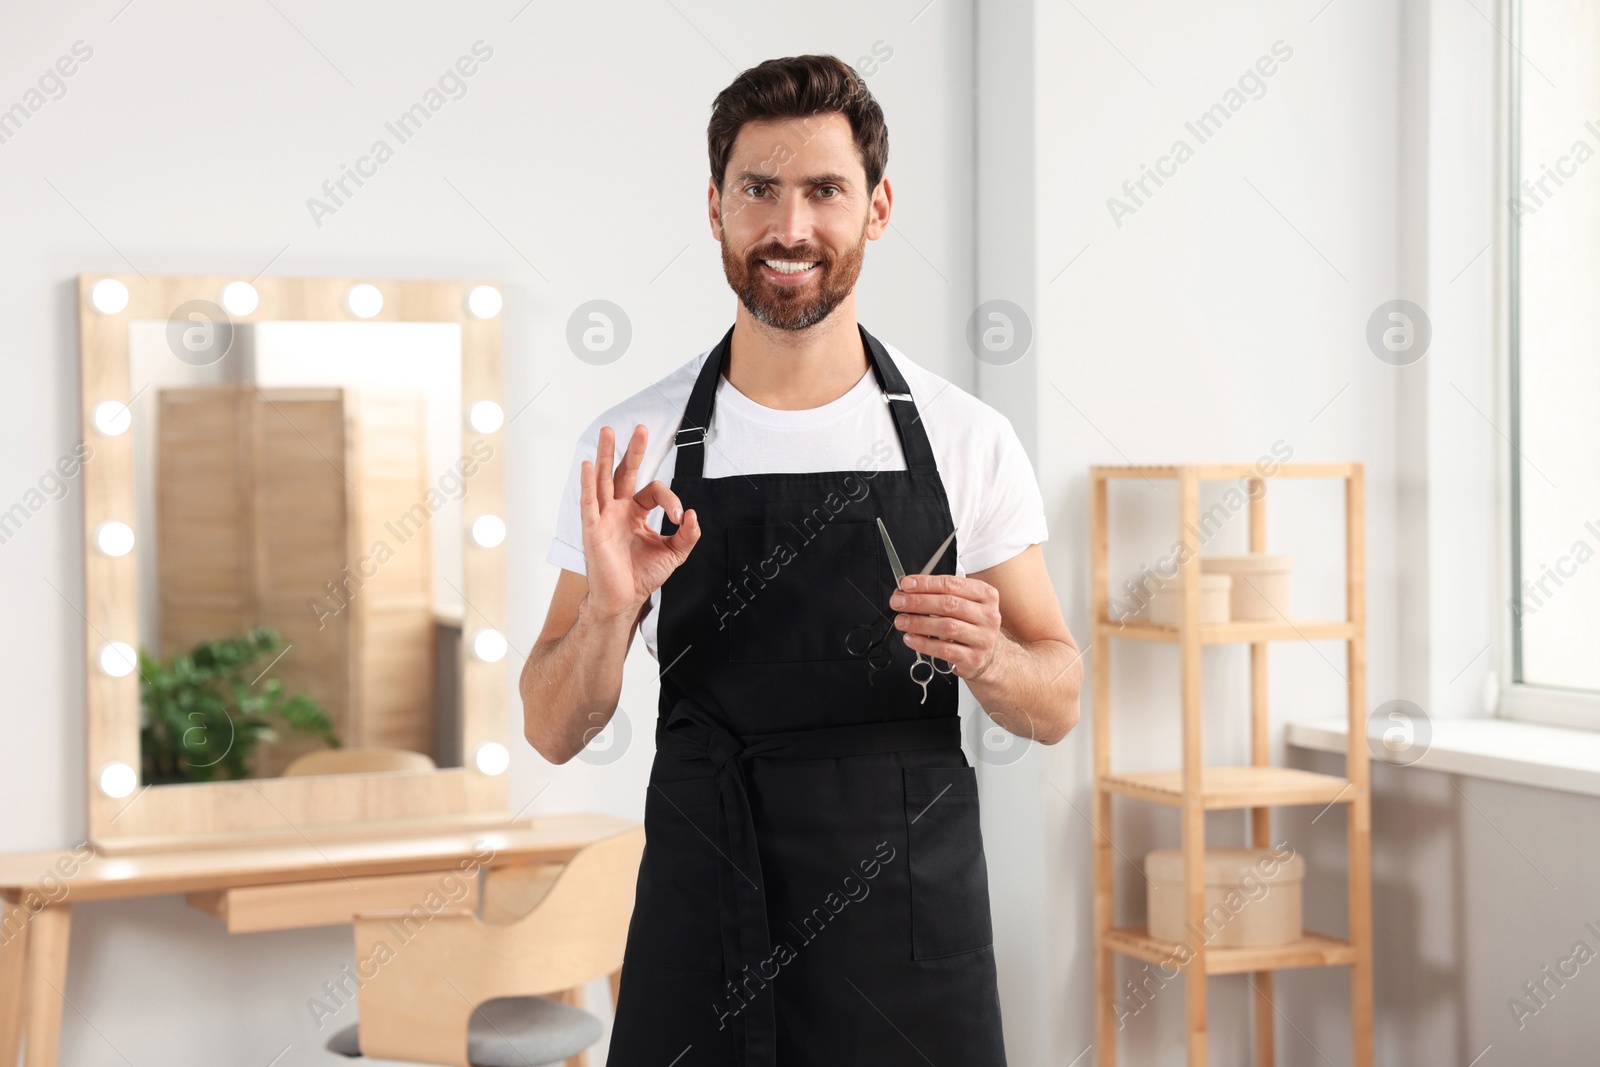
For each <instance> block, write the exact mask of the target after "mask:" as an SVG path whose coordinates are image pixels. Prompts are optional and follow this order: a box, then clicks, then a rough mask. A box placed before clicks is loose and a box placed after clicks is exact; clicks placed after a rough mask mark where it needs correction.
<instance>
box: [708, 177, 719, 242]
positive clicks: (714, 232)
mask: <svg viewBox="0 0 1600 1067" xmlns="http://www.w3.org/2000/svg"><path fill="white" fill-rule="evenodd" d="M706 217H707V219H708V220H709V221H710V223H711V236H712V238H714V239H715V240H717V241H721V240H722V197H721V196H720V195H718V193H717V183H716V181H715V180H713V179H711V178H707V179H706Z"/></svg>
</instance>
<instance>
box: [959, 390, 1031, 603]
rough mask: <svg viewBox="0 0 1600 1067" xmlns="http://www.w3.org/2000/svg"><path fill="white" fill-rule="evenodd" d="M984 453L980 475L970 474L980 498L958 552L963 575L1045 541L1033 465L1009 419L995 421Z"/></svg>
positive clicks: (994, 563) (1002, 561) (1001, 561)
mask: <svg viewBox="0 0 1600 1067" xmlns="http://www.w3.org/2000/svg"><path fill="white" fill-rule="evenodd" d="M986 452H987V455H985V456H983V457H982V458H981V459H979V463H980V465H981V467H982V468H985V469H980V470H977V471H973V472H971V473H972V474H974V475H976V484H977V485H979V486H980V487H981V492H980V495H979V498H978V503H977V507H976V509H975V513H976V515H977V520H976V522H975V523H974V525H973V528H972V531H971V532H970V534H968V536H967V537H966V538H965V539H964V540H965V541H966V545H965V547H964V548H963V549H962V550H961V565H962V569H963V570H964V571H965V572H966V573H968V574H974V573H976V572H978V571H982V570H987V569H989V568H990V567H993V566H996V565H998V564H1001V563H1004V562H1005V561H1006V560H1008V559H1010V558H1012V557H1013V556H1015V555H1016V554H1017V553H1019V552H1021V551H1022V550H1023V549H1025V548H1027V547H1028V546H1029V545H1036V544H1039V543H1041V542H1043V541H1044V540H1045V539H1046V538H1047V537H1048V536H1049V533H1048V531H1047V529H1046V527H1045V519H1044V497H1043V496H1042V495H1041V494H1040V492H1039V482H1038V479H1037V478H1035V477H1034V473H1033V462H1032V461H1031V460H1029V459H1028V453H1027V450H1026V449H1024V448H1023V447H1022V441H1021V439H1019V438H1018V437H1017V432H1016V430H1014V429H1013V428H1012V426H1011V422H1010V420H1009V419H1004V418H1002V419H1001V420H1000V427H999V430H998V432H997V433H996V434H995V437H994V443H993V446H992V448H990V449H988V450H986Z"/></svg>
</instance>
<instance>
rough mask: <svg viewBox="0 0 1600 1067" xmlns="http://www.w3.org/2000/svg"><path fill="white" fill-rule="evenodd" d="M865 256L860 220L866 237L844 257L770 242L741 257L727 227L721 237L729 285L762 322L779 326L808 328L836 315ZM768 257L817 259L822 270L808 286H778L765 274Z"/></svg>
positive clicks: (783, 327) (724, 266) (806, 260)
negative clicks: (762, 267) (729, 241)
mask: <svg viewBox="0 0 1600 1067" xmlns="http://www.w3.org/2000/svg"><path fill="white" fill-rule="evenodd" d="M866 254H867V224H866V223H865V222H863V223H862V224H861V236H860V237H859V238H858V239H857V241H856V244H855V247H853V248H850V249H848V250H846V252H845V253H844V255H842V256H839V257H835V256H833V255H831V254H828V253H827V252H826V251H825V250H822V249H811V248H807V247H805V246H801V247H800V248H786V247H784V246H783V245H766V246H764V247H762V248H761V249H759V250H757V251H756V252H753V253H751V254H750V255H748V256H746V257H744V258H741V257H739V256H738V255H737V254H735V253H734V251H733V249H731V248H729V247H728V235H727V231H726V230H724V231H723V235H722V272H723V274H725V275H727V278H728V285H729V286H730V287H731V288H732V289H733V291H734V293H736V294H737V295H738V297H739V302H740V303H741V304H743V305H744V307H745V310H746V311H748V312H750V314H751V315H752V316H754V317H755V320H756V321H757V322H760V323H762V324H764V325H767V326H771V327H772V328H774V329H778V330H804V329H806V328H807V327H809V326H814V325H816V324H817V323H819V322H821V321H822V320H823V319H825V318H827V317H828V316H829V315H831V314H832V313H833V309H834V308H836V307H838V306H839V305H840V304H841V303H842V302H843V301H844V299H845V297H847V296H849V295H850V293H851V291H853V290H854V289H855V287H856V279H857V278H859V277H860V276H861V263H862V260H864V259H865V258H866ZM764 259H784V260H791V261H796V262H801V263H810V262H813V261H815V262H816V264H817V272H818V274H817V277H816V278H814V279H813V280H812V281H810V282H807V283H806V284H805V285H793V286H789V285H786V286H778V285H773V284H772V283H771V282H769V281H767V280H766V278H764V277H762V275H761V269H760V268H761V261H762V260H764Z"/></svg>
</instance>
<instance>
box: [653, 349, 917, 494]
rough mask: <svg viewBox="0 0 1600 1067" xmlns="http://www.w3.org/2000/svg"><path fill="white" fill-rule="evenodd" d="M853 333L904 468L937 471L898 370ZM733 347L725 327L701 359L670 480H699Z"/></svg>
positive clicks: (881, 352)
mask: <svg viewBox="0 0 1600 1067" xmlns="http://www.w3.org/2000/svg"><path fill="white" fill-rule="evenodd" d="M856 329H858V330H860V331H861V344H862V347H863V348H865V349H866V353H867V362H868V363H869V364H870V365H871V367H872V374H873V377H875V378H876V379H877V380H878V386H879V388H881V389H882V390H883V399H884V401H885V402H886V403H887V404H888V405H889V411H890V414H891V415H892V416H893V417H894V425H895V430H896V432H898V433H899V435H900V448H901V450H902V451H903V452H904V453H905V457H906V468H907V469H908V470H921V471H933V470H936V469H937V465H936V464H935V462H934V458H933V446H932V445H930V444H929V443H928V433H927V431H926V430H925V429H924V428H923V425H922V419H921V417H920V416H919V415H918V414H917V403H916V401H915V400H913V399H912V398H911V389H910V387H908V386H907V385H906V381H905V379H904V378H903V377H901V375H900V369H899V368H898V367H896V366H895V365H894V360H893V359H891V358H890V357H889V353H888V352H887V351H886V350H885V349H884V347H883V345H882V344H881V343H880V342H879V341H878V339H877V338H876V337H874V336H872V335H871V334H870V333H868V332H867V328H866V327H865V326H862V325H861V324H860V323H857V324H856ZM732 344H733V327H732V326H730V327H728V332H727V333H725V334H723V335H722V340H721V341H719V342H717V346H716V347H715V348H713V349H712V350H711V353H710V354H709V355H708V356H706V361H705V364H704V365H703V366H701V368H700V374H699V376H698V377H696V378H695V381H694V390H693V391H692V392H690V394H689V402H688V404H686V405H685V406H684V410H683V419H682V421H680V422H679V423H678V433H677V436H676V438H675V441H674V443H675V444H676V445H677V448H678V458H677V461H676V463H675V464H674V466H673V470H674V472H675V475H679V476H682V477H685V478H699V477H701V476H702V475H703V472H704V471H705V452H706V430H707V429H708V428H709V427H710V426H711V409H712V407H713V406H714V404H715V403H716V399H717V386H718V384H719V383H720V382H721V381H722V369H723V367H724V366H725V365H726V364H727V361H728V350H729V348H730V347H732Z"/></svg>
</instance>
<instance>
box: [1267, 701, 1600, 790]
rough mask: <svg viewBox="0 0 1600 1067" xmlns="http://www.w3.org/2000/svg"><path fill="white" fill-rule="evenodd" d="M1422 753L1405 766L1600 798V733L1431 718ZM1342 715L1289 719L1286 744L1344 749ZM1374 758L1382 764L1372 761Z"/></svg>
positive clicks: (1497, 721) (1496, 721) (1502, 721)
mask: <svg viewBox="0 0 1600 1067" xmlns="http://www.w3.org/2000/svg"><path fill="white" fill-rule="evenodd" d="M1429 725H1430V727H1431V728H1432V731H1433V737H1432V740H1431V741H1430V742H1429V745H1428V751H1427V753H1426V754H1425V755H1424V756H1423V757H1422V758H1421V759H1420V760H1417V761H1416V762H1415V763H1413V764H1411V765H1410V766H1413V767H1420V768H1422V769H1424V770H1430V771H1441V772H1443V773H1445V774H1466V775H1471V776H1473V777H1475V778H1489V779H1492V780H1494V781H1497V782H1515V783H1516V784H1518V785H1531V786H1538V787H1540V788H1543V789H1560V790H1564V791H1566V792H1570V793H1586V794H1588V795H1589V796H1600V732H1597V731H1592V730H1575V729H1571V728H1568V727H1564V726H1545V725H1543V724H1541V723H1532V722H1517V721H1515V720H1513V719H1488V718H1474V719H1432V720H1430V722H1429ZM1347 729H1348V727H1347V724H1346V722H1345V720H1344V719H1318V720H1315V721H1312V722H1295V723H1290V724H1289V726H1288V731H1287V733H1286V735H1285V738H1286V740H1287V741H1288V742H1289V744H1291V745H1296V746H1298V747H1300V748H1308V749H1315V750H1317V751H1319V752H1337V753H1340V754H1343V753H1344V751H1345V739H1346V731H1347ZM1376 762H1382V761H1381V760H1378V761H1376Z"/></svg>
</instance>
